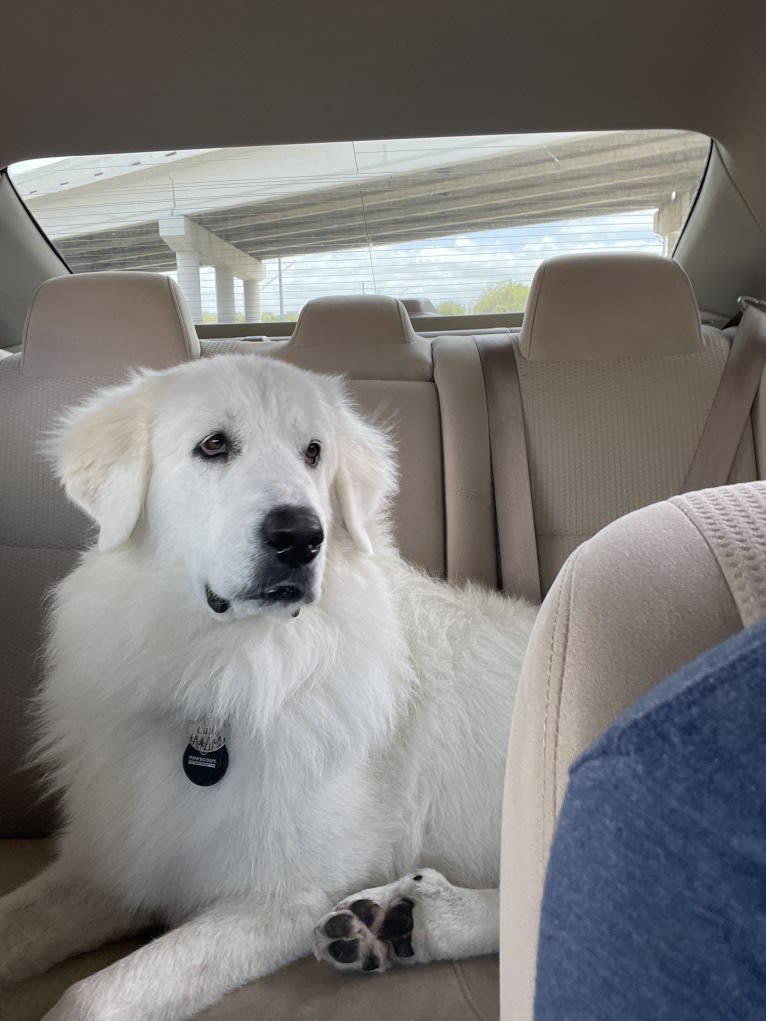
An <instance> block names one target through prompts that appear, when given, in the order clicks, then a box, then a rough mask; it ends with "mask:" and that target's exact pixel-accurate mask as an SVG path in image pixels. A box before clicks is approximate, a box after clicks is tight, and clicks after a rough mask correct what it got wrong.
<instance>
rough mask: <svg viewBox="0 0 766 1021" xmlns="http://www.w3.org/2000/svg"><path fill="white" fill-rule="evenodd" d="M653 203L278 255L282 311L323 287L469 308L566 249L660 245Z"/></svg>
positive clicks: (269, 284) (272, 296)
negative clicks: (588, 216) (611, 212)
mask: <svg viewBox="0 0 766 1021" xmlns="http://www.w3.org/2000/svg"><path fill="white" fill-rule="evenodd" d="M653 212H654V211H653V210H644V211H640V212H637V213H623V214H619V215H616V216H609V217H600V218H598V219H594V220H590V221H587V220H565V221H560V222H558V223H546V224H543V225H539V226H530V227H519V228H515V229H509V230H495V231H482V232H480V233H475V234H461V235H457V236H455V237H451V238H433V239H429V240H427V241H420V242H412V241H411V242H407V243H405V244H401V245H384V246H380V247H372V248H370V249H368V248H357V249H353V250H350V251H344V252H325V253H321V254H319V255H314V256H308V255H306V256H296V257H295V258H292V259H283V260H282V293H283V306H284V311H285V312H296V311H298V310H299V309H300V308H301V306H302V305H303V304H305V302H306V301H308V300H309V299H310V298H315V297H319V296H321V295H326V294H376V293H377V294H392V295H394V296H396V297H407V296H413V297H414V296H422V297H428V298H431V299H432V300H433V301H435V302H437V303H438V302H440V301H447V300H452V301H457V302H459V303H460V304H462V305H465V306H467V307H470V306H472V305H473V304H474V302H475V301H476V299H477V298H478V297H479V295H480V294H481V293H482V292H483V291H485V290H486V289H487V288H488V287H491V286H492V285H493V284H496V283H500V282H501V281H503V280H510V279H513V280H515V281H517V282H519V283H524V284H528V283H529V282H530V281H531V279H532V276H533V275H534V272H535V270H536V269H537V267H538V266H539V264H540V263H541V262H542V261H543V260H544V259H547V258H550V257H551V256H553V255H560V254H563V253H566V252H590V251H646V252H661V251H662V239H661V238H659V237H657V235H656V234H654V233H653V230H652V217H653ZM265 268H266V277H265V280H264V283H263V284H262V287H261V304H262V308H263V310H264V312H278V311H279V270H278V266H277V261H276V260H269V261H267V262H266V263H265Z"/></svg>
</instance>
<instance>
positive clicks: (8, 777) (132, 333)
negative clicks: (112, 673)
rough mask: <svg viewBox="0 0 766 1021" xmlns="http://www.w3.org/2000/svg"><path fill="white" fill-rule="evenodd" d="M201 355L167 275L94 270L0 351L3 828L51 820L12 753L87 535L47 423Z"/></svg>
mask: <svg viewBox="0 0 766 1021" xmlns="http://www.w3.org/2000/svg"><path fill="white" fill-rule="evenodd" d="M198 355H199V342H198V340H197V335H196V333H195V331H194V325H193V323H192V321H191V318H190V317H189V314H188V311H187V310H186V305H185V303H184V300H183V298H182V296H181V293H180V291H179V290H178V288H177V286H176V284H175V283H174V282H173V281H172V280H170V279H169V278H168V277H164V276H159V275H157V274H154V273H85V274H82V275H80V276H64V277H55V278H53V279H51V280H48V281H46V282H45V283H44V284H43V285H42V286H41V287H40V288H39V290H38V291H37V294H36V295H35V298H34V301H33V303H32V307H31V310H30V312H29V315H28V318H27V323H26V327H25V331H24V343H23V350H22V353H21V354H15V355H10V356H9V357H7V358H3V359H2V360H1V361H0V464H1V465H2V480H3V484H2V485H3V498H2V500H0V576H2V578H3V585H2V586H0V621H2V622H3V627H2V632H1V633H0V693H1V696H2V728H3V737H2V742H0V836H11V835H14V834H17V835H24V836H33V835H40V834H44V833H48V832H49V831H50V826H51V809H50V805H45V804H43V803H42V802H41V801H40V796H39V789H38V787H37V785H36V783H35V780H36V778H35V777H34V776H32V775H30V773H29V772H28V771H24V770H21V769H16V768H13V766H12V764H14V763H15V764H18V763H21V762H22V761H23V758H24V755H25V753H26V752H27V751H28V747H29V729H28V727H27V726H26V725H25V721H26V716H25V707H26V704H27V701H28V699H29V696H30V694H31V693H32V692H33V691H34V688H35V686H36V684H37V681H38V679H39V677H40V671H41V667H42V664H41V662H40V650H41V644H42V612H43V604H44V598H45V593H46V592H47V590H48V589H49V587H50V586H51V585H52V584H53V583H54V582H55V581H57V580H58V579H59V578H61V577H62V576H63V575H64V574H65V573H66V572H67V571H68V570H70V569H71V567H72V566H73V565H74V562H75V560H76V557H77V553H78V551H79V550H80V549H82V547H83V545H84V544H85V542H86V539H87V534H88V523H87V521H86V519H85V517H84V515H82V514H81V513H80V512H79V511H78V510H77V509H75V508H74V507H73V506H72V505H71V504H69V503H68V502H67V500H66V499H65V497H64V494H63V492H62V491H61V489H60V487H59V485H58V483H57V482H56V481H55V479H54V477H53V473H52V471H51V467H50V465H49V464H48V463H47V461H46V459H45V458H44V457H43V455H42V449H41V448H42V445H43V441H44V438H45V434H46V432H47V431H48V430H49V429H50V428H51V427H52V425H53V424H54V423H55V421H56V420H57V418H58V417H59V415H60V414H61V413H62V412H63V410H64V409H65V408H66V407H68V406H69V405H72V404H76V403H77V402H78V401H81V400H82V399H83V398H84V397H86V396H87V395H88V394H89V393H91V392H92V391H93V390H95V389H96V388H97V387H99V386H102V385H105V384H108V383H115V382H118V381H120V380H122V379H124V378H125V376H126V375H127V373H128V372H129V371H130V369H132V368H135V367H137V366H139V365H143V366H146V367H148V368H154V369H162V368H166V367H167V366H170V365H174V364H176V363H178V362H182V361H186V360H187V359H190V358H195V357H198ZM0 853H2V851H0ZM0 867H2V859H0Z"/></svg>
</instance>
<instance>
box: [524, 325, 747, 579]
mask: <svg viewBox="0 0 766 1021" xmlns="http://www.w3.org/2000/svg"><path fill="white" fill-rule="evenodd" d="M704 341H705V342H704V345H703V346H702V347H701V349H700V350H699V351H697V352H694V353H691V354H670V355H657V356H655V357H642V356H631V357H625V358H612V359H604V360H602V361H592V360H590V361H588V360H584V361H545V362H542V361H534V360H529V359H527V358H523V357H519V358H518V359H517V362H518V368H519V381H520V384H521V392H522V402H523V405H524V419H525V422H526V426H527V450H528V456H529V470H530V481H531V485H532V500H533V504H534V508H535V529H536V532H537V541H538V555H539V560H540V576H541V582H542V587H543V592H546V591H547V590H548V588H549V587H550V585H551V583H552V582H553V579H554V578H555V577H556V574H557V573H558V571H559V569H560V567H561V565H562V563H563V562H564V560H565V559H566V557H567V556H568V555H569V554H570V553H571V552H572V550H574V549H575V548H576V547H577V546H578V545H579V544H580V543H581V542H583V541H584V540H585V539H587V538H589V537H590V536H591V535H593V534H595V532H597V531H598V530H599V529H600V528H602V527H603V526H604V525H606V524H608V523H609V522H610V521H614V520H615V519H616V518H618V517H620V516H621V515H623V514H627V513H629V512H630V511H632V510H635V509H636V508H638V507H642V506H645V505H647V504H650V503H653V502H655V501H657V500H662V499H666V498H668V497H671V496H673V495H674V494H676V493H679V492H681V491H682V489H683V485H684V480H685V478H686V475H687V473H688V470H689V466H690V464H691V462H692V459H693V457H694V452H695V449H696V447H697V443H698V441H699V437H700V434H701V433H702V428H703V425H704V423H705V419H706V417H707V414H708V412H709V410H710V407H711V405H712V403H713V398H714V396H715V392H716V388H717V386H718V380H719V378H720V375H721V372H722V370H723V365H724V363H725V361H726V356H727V353H728V340H727V339H726V338H725V337H724V336H723V335H722V334H720V333H718V331H716V330H712V329H705V331H704ZM756 477H757V469H756V464H755V455H754V449H753V436H752V431H751V428H750V426H749V425H748V427H747V428H746V430H745V433H744V434H743V438H742V441H741V443H740V447H739V451H738V453H737V457H736V460H735V464H734V468H733V470H732V473H731V476H730V479H729V481H730V482H739V481H747V480H750V479H755V478H756Z"/></svg>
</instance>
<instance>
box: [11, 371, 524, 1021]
mask: <svg viewBox="0 0 766 1021" xmlns="http://www.w3.org/2000/svg"><path fill="white" fill-rule="evenodd" d="M53 447H54V451H53V455H54V458H55V463H56V466H57V470H58V473H59V475H60V478H61V480H62V482H63V484H64V486H65V488H66V492H67V493H68V495H69V497H70V498H71V499H72V500H73V501H74V502H75V503H76V504H77V505H78V506H79V507H81V508H82V509H83V510H85V511H86V512H87V513H88V514H89V515H90V517H91V518H93V519H94V521H95V522H96V524H97V526H98V542H97V545H96V546H95V547H94V548H92V549H90V550H89V551H88V552H86V553H85V554H84V555H83V557H82V559H81V560H80V563H79V565H78V566H77V568H76V569H75V570H74V571H73V572H72V573H71V574H70V575H69V576H68V577H67V578H66V579H65V580H64V581H62V582H61V583H60V584H59V585H58V587H57V588H56V590H55V592H54V594H53V599H52V609H51V621H50V631H49V641H48V650H47V672H46V680H45V683H44V686H43V690H42V692H41V694H40V696H39V699H38V701H37V705H36V709H37V713H38V716H39V728H40V739H39V744H38V747H37V752H36V754H37V759H38V761H41V762H42V763H44V765H45V767H46V772H47V777H48V781H49V783H50V785H51V787H53V788H54V789H55V790H56V791H58V793H59V795H60V796H61V800H62V804H63V813H64V823H63V827H62V831H61V833H60V836H59V840H58V854H57V857H56V859H55V861H54V862H53V864H51V865H50V866H49V867H48V868H47V869H45V871H43V872H42V873H41V874H40V875H39V876H37V877H36V878H35V879H33V880H32V881H31V882H29V883H27V884H26V885H25V886H23V887H21V888H20V889H18V890H16V891H15V892H13V893H11V894H9V895H8V896H6V897H5V898H3V899H2V900H0V934H1V935H0V986H3V985H6V986H7V985H8V984H10V983H13V982H16V981H19V980H20V979H22V978H25V977H28V976H30V975H33V974H35V973H39V972H42V971H43V970H45V969H47V968H48V967H50V966H51V965H53V964H54V963H56V962H58V961H60V960H62V959H63V958H65V957H68V956H71V955H73V954H77V953H81V952H83V951H87V950H90V949H93V948H96V947H98V946H101V945H103V944H104V943H106V942H107V941H111V940H114V939H116V938H118V937H122V936H125V935H127V934H130V933H135V932H137V931H139V930H141V929H144V928H146V927H147V926H149V925H160V926H161V927H162V928H163V930H165V931H164V934H163V935H161V936H159V937H158V938H157V939H155V940H153V941H152V942H149V943H147V944H146V945H145V946H143V947H142V948H141V949H139V950H137V951H135V952H134V953H132V954H130V955H129V956H127V957H125V958H123V959H122V960H120V961H118V962H117V963H116V964H112V965H111V966H110V967H107V968H106V969H104V970H103V971H100V972H98V973H96V974H94V975H92V976H91V977H88V978H86V979H84V980H82V981H80V982H78V983H77V984H76V985H73V986H72V987H70V988H69V989H68V991H67V992H66V993H65V994H64V996H63V997H62V999H61V1000H59V1002H58V1003H57V1004H56V1005H55V1006H54V1007H53V1008H52V1009H51V1010H50V1011H49V1013H48V1014H46V1021H182V1019H186V1018H190V1017H193V1016H194V1015H195V1014H197V1013H198V1012H199V1011H200V1010H202V1009H203V1008H204V1007H206V1006H208V1005H209V1004H212V1003H214V1002H215V1001H217V1000H218V999H219V998H220V997H222V996H223V995H224V994H225V993H226V992H227V991H228V990H231V989H234V988H235V987H237V986H240V985H242V984H243V983H246V982H249V981H251V980H253V979H257V978H258V977H259V976H263V975H265V974H267V973H269V972H272V971H274V970H275V969H277V968H279V967H281V966H283V965H285V964H287V963H288V962H290V961H292V960H294V959H296V958H298V957H301V956H304V955H306V954H310V953H311V952H312V951H313V952H315V953H316V954H317V956H318V957H320V958H322V959H326V960H327V961H328V962H330V963H332V964H334V965H335V966H338V967H340V968H344V969H353V970H359V971H368V972H379V971H382V970H384V969H386V968H388V967H390V966H391V965H392V964H397V963H405V964H406V963H417V962H426V961H429V960H433V959H436V958H445V957H452V958H457V957H462V956H469V955H473V954H482V953H487V952H490V951H493V950H495V949H496V948H497V942H498V907H497V891H496V889H495V888H496V887H497V884H498V867H499V844H500V834H499V829H500V805H501V790H502V784H503V769H504V759H505V752H506V742H507V738H508V732H509V725H510V719H511V707H512V703H513V697H514V690H515V687H516V682H517V678H518V674H519V670H520V666H521V661H522V657H523V655H524V651H525V647H526V644H527V640H528V636H529V632H530V629H531V627H532V623H533V620H534V616H535V610H534V609H533V608H532V607H531V606H529V605H527V604H525V603H523V602H521V601H514V600H509V599H505V598H503V597H501V596H499V595H498V594H496V593H491V592H488V591H483V590H481V589H480V588H478V587H474V586H470V585H467V586H465V587H462V588H458V587H453V586H450V585H447V584H445V583H442V582H437V581H434V580H433V579H431V578H429V577H427V576H426V575H425V574H423V573H422V572H420V571H418V570H416V569H414V568H413V567H411V566H409V565H408V564H407V563H405V562H404V561H403V560H402V558H401V557H400V555H399V554H398V552H397V549H396V546H395V543H394V540H393V538H392V528H391V525H390V521H389V515H388V510H389V504H390V502H391V499H392V496H393V495H394V493H395V491H396V486H397V479H396V467H395V459H394V453H393V450H392V444H391V442H390V440H389V438H388V436H387V435H386V433H385V432H384V431H382V430H380V429H378V428H376V427H374V426H373V425H371V424H369V423H368V422H366V421H365V420H364V419H363V418H361V417H360V415H359V414H358V413H357V412H356V411H355V410H354V408H353V406H352V404H351V402H350V401H349V399H348V397H347V394H346V392H345V390H344V387H343V384H342V382H341V381H340V380H339V379H336V378H332V377H324V376H319V375H314V374H312V373H308V372H304V371H301V370H299V369H296V368H293V367H291V366H288V365H285V364H282V363H278V362H274V361H271V360H270V359H266V358H258V357H254V356H251V355H240V356H236V355H235V356H221V357H216V358H211V359H205V360H202V361H198V362H195V363H190V364H186V365H183V366H181V367H179V368H174V369H170V370H166V371H163V372H144V373H141V374H140V375H138V376H136V377H135V378H134V379H133V380H132V381H131V382H129V383H128V384H127V385H125V386H122V387H117V388H113V389H109V390H105V391H103V392H101V393H99V394H97V395H96V396H95V397H94V398H93V399H91V400H90V401H89V402H88V403H86V404H84V405H83V406H81V407H79V408H76V409H75V410H74V411H72V412H71V413H70V414H69V415H68V416H67V419H66V421H65V422H64V424H63V425H62V427H61V429H60V430H58V432H57V434H56V436H55V439H54V442H53ZM445 877H446V878H445ZM453 884H459V885H453ZM353 891H357V892H356V893H354V892H353ZM0 995H1V994H0Z"/></svg>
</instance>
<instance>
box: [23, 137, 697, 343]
mask: <svg viewBox="0 0 766 1021" xmlns="http://www.w3.org/2000/svg"><path fill="white" fill-rule="evenodd" d="M707 150H708V140H707V139H706V138H704V137H703V136H701V135H696V134H690V133H688V132H680V131H651V132H649V131H614V132H599V133H578V134H572V133H569V134H546V135H494V136H480V137H470V138H430V139H408V140H398V141H397V140H388V141H377V142H333V143H322V144H311V145H289V146H258V147H251V148H238V149H193V150H186V151H181V150H178V151H167V152H148V153H147V152H143V153H129V154H120V155H108V156H72V157H67V158H65V159H49V160H32V161H28V162H27V163H18V164H16V165H14V166H12V167H10V170H9V172H10V175H11V178H12V180H13V183H14V185H15V186H16V188H17V190H18V192H19V194H20V195H21V197H22V198H23V199H24V201H25V202H26V203H27V205H28V207H29V209H30V210H31V212H32V213H33V215H34V216H35V217H36V218H37V220H38V222H39V224H40V226H41V227H42V229H43V230H44V231H45V233H46V234H47V235H48V237H49V238H50V240H51V241H52V243H53V244H54V245H55V246H56V248H57V249H58V250H59V252H60V253H61V254H62V256H63V257H64V259H65V260H66V262H67V263H68V264H69V266H70V267H71V269H72V270H73V271H74V272H76V273H77V272H85V271H94V270H96V271H97V270H115V269H117V270H119V269H141V270H155V271H158V272H161V273H167V274H170V275H171V276H173V277H174V278H175V279H177V281H178V283H179V284H180V286H181V288H182V289H183V291H184V294H185V295H186V298H187V300H188V302H189V305H190V307H191V310H192V315H193V316H194V319H195V321H196V322H198V323H216V322H222V323H223V322H226V323H231V322H259V321H260V322H269V321H277V320H283V321H287V320H292V319H295V317H296V315H297V313H298V312H299V311H300V309H301V307H302V305H303V304H304V303H305V302H306V301H308V300H309V299H310V298H314V297H318V296H320V295H328V294H390V295H394V296H395V297H398V298H402V299H407V304H408V307H409V309H410V311H411V312H413V313H421V314H423V313H434V312H436V313H440V314H442V315H450V314H463V313H482V312H518V311H522V310H523V309H524V306H525V303H526V299H527V294H528V291H529V284H530V281H531V279H532V275H533V273H534V271H535V269H536V267H537V266H538V265H539V263H540V262H542V261H543V260H544V259H546V258H548V257H549V256H552V255H556V254H561V253H566V252H586V251H613V250H622V251H625V250H630V251H647V252H664V253H667V254H670V253H671V252H672V250H673V247H674V245H675V242H676V240H677V238H678V235H679V233H680V231H681V228H682V226H683V223H684V219H685V217H686V214H687V212H688V210H689V207H690V205H691V202H692V199H693V197H694V193H695V191H696V188H697V184H698V181H699V179H700V175H701V172H702V169H703V166H704V162H705V157H706V154H707Z"/></svg>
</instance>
